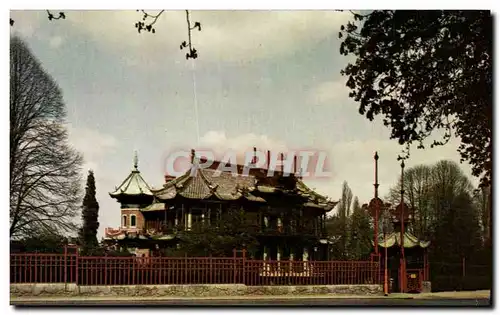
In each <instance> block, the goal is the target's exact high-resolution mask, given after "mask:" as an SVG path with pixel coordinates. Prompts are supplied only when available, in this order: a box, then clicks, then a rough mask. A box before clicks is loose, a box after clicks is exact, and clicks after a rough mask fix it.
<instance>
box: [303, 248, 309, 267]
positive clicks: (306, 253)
mask: <svg viewBox="0 0 500 315" xmlns="http://www.w3.org/2000/svg"><path fill="white" fill-rule="evenodd" d="M308 260H309V252H308V250H307V248H305V247H304V252H303V254H302V261H304V271H305V272H307V271H308V269H309V268H307V267H308Z"/></svg>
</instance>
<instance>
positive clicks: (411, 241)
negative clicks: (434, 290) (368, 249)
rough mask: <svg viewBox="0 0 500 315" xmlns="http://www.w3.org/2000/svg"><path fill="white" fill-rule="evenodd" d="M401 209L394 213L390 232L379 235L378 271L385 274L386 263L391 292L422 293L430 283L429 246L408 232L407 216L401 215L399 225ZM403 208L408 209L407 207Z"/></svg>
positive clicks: (397, 208)
mask: <svg viewBox="0 0 500 315" xmlns="http://www.w3.org/2000/svg"><path fill="white" fill-rule="evenodd" d="M400 208H401V205H398V206H397V207H396V210H395V211H393V213H394V214H395V215H393V218H392V221H393V228H394V230H393V232H390V233H384V232H382V233H379V235H378V246H379V253H380V254H381V260H380V261H381V267H382V268H383V269H382V270H384V268H386V266H385V264H386V263H387V272H388V276H389V277H390V279H392V281H391V280H390V279H388V280H389V281H390V283H392V285H391V286H390V287H391V288H390V291H391V292H403V293H407V292H408V293H413V292H415V293H420V292H424V291H426V289H427V288H428V287H429V283H426V282H428V281H429V263H428V258H427V249H428V247H429V245H430V242H428V241H427V242H426V241H422V240H419V239H418V238H417V237H416V236H415V235H413V234H412V233H411V232H409V231H408V228H407V226H408V223H409V220H408V218H409V217H408V216H407V215H404V222H403V224H401V219H400V215H399V211H400V210H399V209H400ZM404 208H405V209H408V207H407V206H406V204H405V205H404ZM405 212H406V213H408V212H407V211H405ZM401 229H403V231H404V232H403V233H401V231H402V230H401ZM401 234H403V235H401ZM401 239H402V240H403V242H401ZM386 256H387V259H386Z"/></svg>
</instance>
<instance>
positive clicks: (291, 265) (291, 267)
mask: <svg viewBox="0 0 500 315" xmlns="http://www.w3.org/2000/svg"><path fill="white" fill-rule="evenodd" d="M290 275H293V249H290Z"/></svg>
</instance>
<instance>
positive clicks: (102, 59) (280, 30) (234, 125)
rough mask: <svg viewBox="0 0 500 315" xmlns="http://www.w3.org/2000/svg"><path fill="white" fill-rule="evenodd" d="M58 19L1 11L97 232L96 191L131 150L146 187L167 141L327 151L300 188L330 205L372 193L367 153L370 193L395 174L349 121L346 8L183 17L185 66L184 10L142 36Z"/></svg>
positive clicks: (451, 149)
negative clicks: (28, 63) (58, 98)
mask: <svg viewBox="0 0 500 315" xmlns="http://www.w3.org/2000/svg"><path fill="white" fill-rule="evenodd" d="M152 12H153V13H154V12H155V11H152ZM66 16H67V19H66V20H58V21H52V22H49V21H48V20H47V16H46V13H45V12H44V11H16V12H11V17H12V18H13V19H14V20H15V25H14V27H12V28H11V34H12V35H14V34H17V35H19V36H21V37H22V38H24V39H25V40H26V41H27V43H28V44H29V46H30V48H31V49H32V51H33V52H34V54H35V55H36V56H37V57H38V59H39V60H40V61H41V62H42V64H43V66H44V67H45V69H46V70H47V72H49V73H50V74H51V75H52V76H53V78H54V79H55V80H56V81H57V82H58V84H59V85H60V87H61V89H62V91H63V94H64V98H65V101H66V104H67V110H68V124H69V130H70V140H71V143H72V144H73V145H74V146H75V147H76V148H77V149H78V150H79V151H81V152H82V153H83V154H84V158H85V166H84V168H85V172H86V170H87V169H93V170H94V172H95V176H96V180H97V198H98V201H99V204H100V210H99V221H100V234H101V235H102V233H103V231H104V228H105V227H108V226H111V227H117V226H118V225H119V222H120V209H119V204H118V203H117V202H116V201H115V200H113V199H111V198H110V197H109V195H108V192H110V191H112V190H113V189H114V188H115V186H118V185H119V184H120V183H121V182H122V181H123V179H124V178H125V177H126V176H127V175H128V174H129V172H130V170H131V169H132V164H133V155H134V151H135V150H137V151H138V155H139V169H140V171H141V172H142V174H143V177H144V178H145V179H146V180H147V181H148V182H149V183H150V185H151V186H153V187H159V186H161V185H162V183H163V175H164V172H165V167H164V163H163V161H164V159H165V156H166V155H167V154H168V152H170V151H172V150H173V148H179V147H180V148H187V149H189V148H192V147H204V148H206V147H214V148H216V149H217V150H224V149H228V148H232V149H234V150H238V151H242V150H245V149H247V148H251V147H253V146H257V147H259V148H262V149H273V150H284V149H285V148H294V149H297V148H299V149H300V148H316V149H321V150H326V151H328V152H329V154H330V156H329V160H330V161H331V169H332V177H331V178H329V179H322V180H308V181H306V182H307V183H309V184H310V186H311V187H313V188H315V189H316V190H317V191H318V192H320V193H323V194H325V195H327V196H329V197H331V198H332V199H339V198H340V193H341V186H342V182H343V181H344V180H346V181H347V182H348V183H349V186H350V187H351V188H352V190H353V193H354V195H355V196H358V197H359V198H360V202H361V203H364V202H367V201H369V199H370V198H372V196H373V180H374V179H373V153H374V151H378V152H379V155H380V160H379V181H380V184H381V186H380V192H381V194H382V196H383V195H385V194H386V193H387V191H388V189H389V187H390V186H391V185H393V184H394V183H395V182H396V180H397V178H398V175H399V173H400V168H399V164H398V162H397V161H396V158H397V155H398V154H399V153H400V150H401V147H400V146H398V144H397V142H396V141H395V140H389V131H388V130H387V129H386V127H384V126H383V124H382V123H381V122H380V121H375V122H370V121H369V120H367V119H366V118H364V117H363V116H361V115H360V114H359V113H358V106H357V104H356V103H355V102H353V101H352V100H350V99H349V98H348V96H347V95H348V89H347V88H346V87H345V81H346V79H345V78H343V77H342V76H341V75H340V70H341V69H342V68H343V67H345V65H346V64H347V62H348V61H349V60H348V59H347V58H346V57H343V56H340V54H339V44H340V41H339V39H338V31H339V27H340V25H341V24H342V23H344V22H346V21H347V19H348V18H349V15H347V14H346V13H340V12H333V11H329V12H323V11H295V12H277V11H273V12H269V11H252V12H250V11H239V12H231V11H193V12H191V16H192V20H194V21H200V22H201V24H202V32H194V34H193V43H194V45H195V47H196V49H197V50H198V51H199V58H198V59H196V60H195V61H194V62H192V61H186V59H185V55H184V52H181V51H180V50H179V44H180V43H181V42H182V41H184V40H186V38H187V31H186V20H185V13H184V12H183V11H174V12H166V13H165V14H164V15H163V16H162V17H161V18H160V19H159V20H158V22H157V23H156V25H155V27H156V34H154V35H153V34H149V33H146V34H138V33H137V30H136V29H135V28H134V24H135V22H137V21H138V20H140V19H141V15H140V13H137V12H135V11H66ZM196 105H197V106H196ZM196 109H197V110H196ZM196 111H197V112H198V117H199V118H198V119H196V117H197V116H196ZM198 135H199V136H198ZM457 147H458V141H457V139H453V140H452V141H451V142H450V143H449V144H448V145H447V146H446V147H442V148H436V149H432V150H427V151H422V150H418V151H417V150H413V151H412V157H411V159H410V160H409V161H408V162H407V165H408V166H413V165H416V164H422V163H434V162H436V161H438V160H441V159H450V160H453V161H457V162H459V155H458V153H457V152H456V149H457ZM461 167H462V169H463V170H464V172H465V173H466V174H467V175H469V174H470V167H469V165H467V164H461ZM471 180H473V183H474V184H476V183H477V180H476V179H475V178H472V177H471Z"/></svg>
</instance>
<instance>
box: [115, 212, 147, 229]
mask: <svg viewBox="0 0 500 315" xmlns="http://www.w3.org/2000/svg"><path fill="white" fill-rule="evenodd" d="M132 214H135V228H136V229H138V230H141V229H143V228H144V216H143V214H142V212H141V211H139V209H122V213H121V216H120V226H121V227H123V216H124V215H126V216H127V226H126V227H127V228H130V218H131V215H132Z"/></svg>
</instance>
